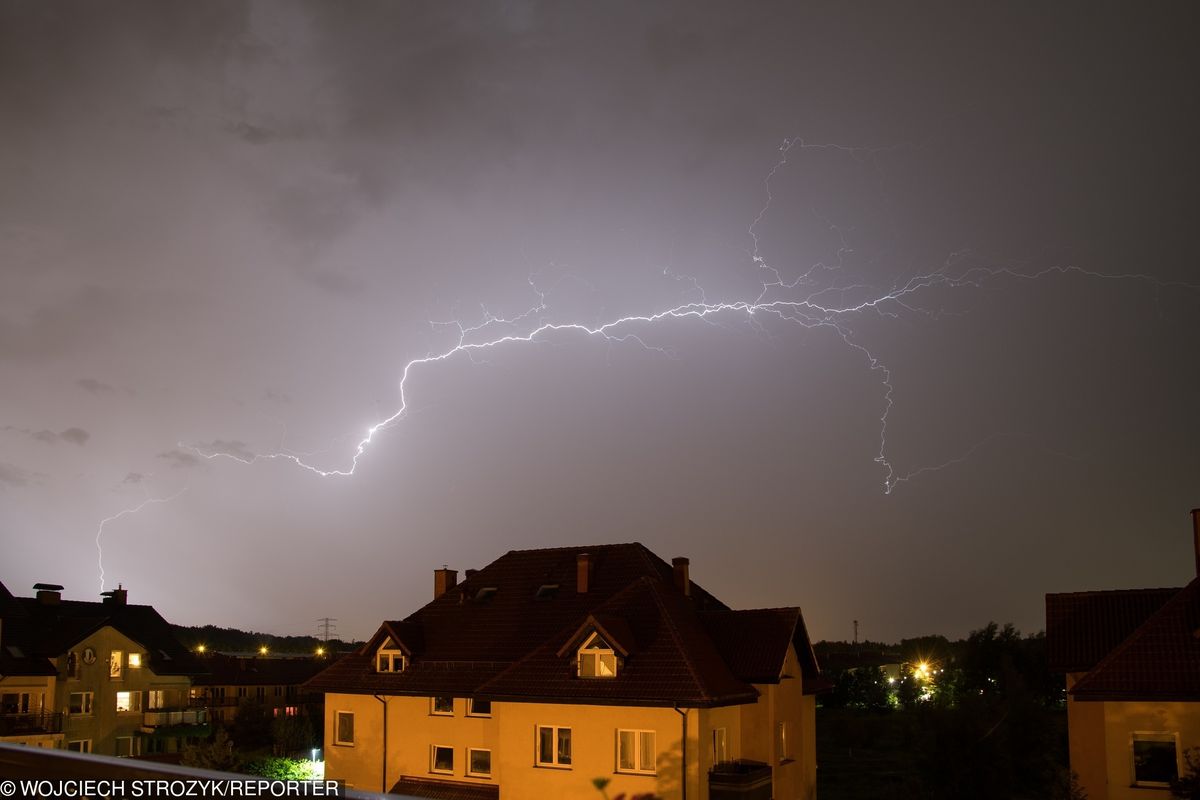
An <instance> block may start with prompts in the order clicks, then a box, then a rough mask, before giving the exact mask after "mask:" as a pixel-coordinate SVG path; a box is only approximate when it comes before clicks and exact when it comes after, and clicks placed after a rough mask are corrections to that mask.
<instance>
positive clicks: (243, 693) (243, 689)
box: [238, 686, 246, 697]
mask: <svg viewBox="0 0 1200 800" xmlns="http://www.w3.org/2000/svg"><path fill="white" fill-rule="evenodd" d="M245 696H246V687H245V686H239V687H238V697H245Z"/></svg>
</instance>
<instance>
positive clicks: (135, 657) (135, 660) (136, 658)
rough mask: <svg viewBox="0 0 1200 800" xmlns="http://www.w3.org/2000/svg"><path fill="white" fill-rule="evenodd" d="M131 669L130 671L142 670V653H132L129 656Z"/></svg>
mask: <svg viewBox="0 0 1200 800" xmlns="http://www.w3.org/2000/svg"><path fill="white" fill-rule="evenodd" d="M129 668H130V669H141V668H142V654H141V653H130V654H129Z"/></svg>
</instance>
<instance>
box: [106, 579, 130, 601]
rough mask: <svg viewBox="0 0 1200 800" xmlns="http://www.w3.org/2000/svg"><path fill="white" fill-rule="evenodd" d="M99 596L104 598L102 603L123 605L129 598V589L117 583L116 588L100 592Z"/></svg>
mask: <svg viewBox="0 0 1200 800" xmlns="http://www.w3.org/2000/svg"><path fill="white" fill-rule="evenodd" d="M100 596H101V597H103V598H104V604H105V605H110V606H123V605H125V604H126V601H127V600H128V599H129V590H128V589H125V588H123V587H122V586H121V584H119V583H118V584H117V588H115V589H110V590H109V591H107V592H101V593H100Z"/></svg>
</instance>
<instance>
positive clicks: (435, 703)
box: [429, 697, 454, 717]
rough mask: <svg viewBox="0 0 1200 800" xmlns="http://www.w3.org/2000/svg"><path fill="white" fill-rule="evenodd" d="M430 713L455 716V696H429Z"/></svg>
mask: <svg viewBox="0 0 1200 800" xmlns="http://www.w3.org/2000/svg"><path fill="white" fill-rule="evenodd" d="M429 713H430V714H437V715H438V716H443V717H450V716H454V698H453V697H431V698H429Z"/></svg>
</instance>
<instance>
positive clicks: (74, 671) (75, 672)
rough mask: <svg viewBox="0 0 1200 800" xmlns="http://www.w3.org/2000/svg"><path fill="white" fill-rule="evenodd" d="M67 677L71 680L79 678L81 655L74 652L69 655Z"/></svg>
mask: <svg viewBox="0 0 1200 800" xmlns="http://www.w3.org/2000/svg"><path fill="white" fill-rule="evenodd" d="M67 677H68V678H70V679H71V680H77V679H78V678H79V654H78V653H76V652H75V651H74V650H72V651H71V652H70V653H67Z"/></svg>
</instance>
